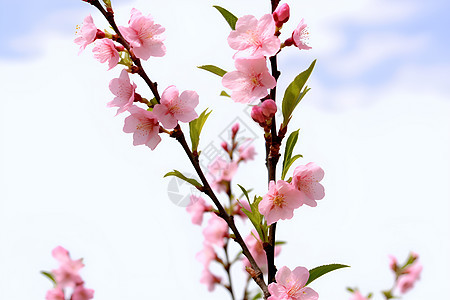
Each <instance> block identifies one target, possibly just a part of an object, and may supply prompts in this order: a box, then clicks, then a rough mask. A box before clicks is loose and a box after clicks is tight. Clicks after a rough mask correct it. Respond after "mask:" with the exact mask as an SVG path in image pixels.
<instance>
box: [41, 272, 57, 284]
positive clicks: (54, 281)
mask: <svg viewBox="0 0 450 300" xmlns="http://www.w3.org/2000/svg"><path fill="white" fill-rule="evenodd" d="M41 274H42V275H44V276H45V277H47V278H48V279H50V280H51V282H53V285H54V286H56V280H55V278H54V277H53V274H52V273H49V272H46V271H41Z"/></svg>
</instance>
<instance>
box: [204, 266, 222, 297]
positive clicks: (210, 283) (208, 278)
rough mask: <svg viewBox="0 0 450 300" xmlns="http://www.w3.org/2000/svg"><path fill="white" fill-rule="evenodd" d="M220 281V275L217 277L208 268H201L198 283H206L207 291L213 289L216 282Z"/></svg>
mask: <svg viewBox="0 0 450 300" xmlns="http://www.w3.org/2000/svg"><path fill="white" fill-rule="evenodd" d="M221 281H222V278H221V277H218V276H216V275H214V274H213V273H211V271H210V270H209V269H206V268H205V269H203V271H202V276H201V277H200V283H203V284H206V286H207V287H208V291H210V292H212V291H214V289H215V287H216V284H218V283H220V282H221Z"/></svg>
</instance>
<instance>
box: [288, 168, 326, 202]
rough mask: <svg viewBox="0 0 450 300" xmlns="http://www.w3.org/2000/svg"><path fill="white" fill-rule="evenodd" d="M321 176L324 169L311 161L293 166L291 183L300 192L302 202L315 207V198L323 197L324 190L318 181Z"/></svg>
mask: <svg viewBox="0 0 450 300" xmlns="http://www.w3.org/2000/svg"><path fill="white" fill-rule="evenodd" d="M323 176H324V171H323V170H322V168H321V167H319V166H318V165H317V164H315V163H313V162H310V163H307V164H306V165H305V166H303V165H302V166H298V167H297V168H295V170H294V175H293V176H292V185H293V186H294V187H296V188H297V189H298V190H299V191H300V192H301V194H302V196H301V199H302V201H303V203H304V204H306V205H309V206H311V207H315V206H317V202H316V201H315V200H320V199H323V197H325V190H324V188H323V186H322V185H321V184H320V183H319V181H321V180H322V179H323Z"/></svg>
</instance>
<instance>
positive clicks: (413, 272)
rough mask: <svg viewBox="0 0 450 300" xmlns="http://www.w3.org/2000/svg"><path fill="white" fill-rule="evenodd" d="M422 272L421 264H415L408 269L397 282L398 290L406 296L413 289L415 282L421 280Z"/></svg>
mask: <svg viewBox="0 0 450 300" xmlns="http://www.w3.org/2000/svg"><path fill="white" fill-rule="evenodd" d="M421 272H422V265H421V264H420V263H419V262H415V263H413V264H412V265H410V266H409V267H407V268H406V270H404V271H403V273H405V274H402V275H400V277H399V279H398V281H397V288H398V289H399V290H400V293H402V294H404V293H406V292H408V291H409V290H410V289H412V288H413V287H414V284H415V282H416V281H417V280H419V279H420V273H421Z"/></svg>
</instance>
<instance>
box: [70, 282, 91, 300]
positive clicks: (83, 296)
mask: <svg viewBox="0 0 450 300" xmlns="http://www.w3.org/2000/svg"><path fill="white" fill-rule="evenodd" d="M92 298H94V290H92V289H86V288H85V287H84V285H83V284H81V285H77V286H76V287H75V289H74V290H73V293H72V297H71V298H70V299H71V300H89V299H92Z"/></svg>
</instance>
